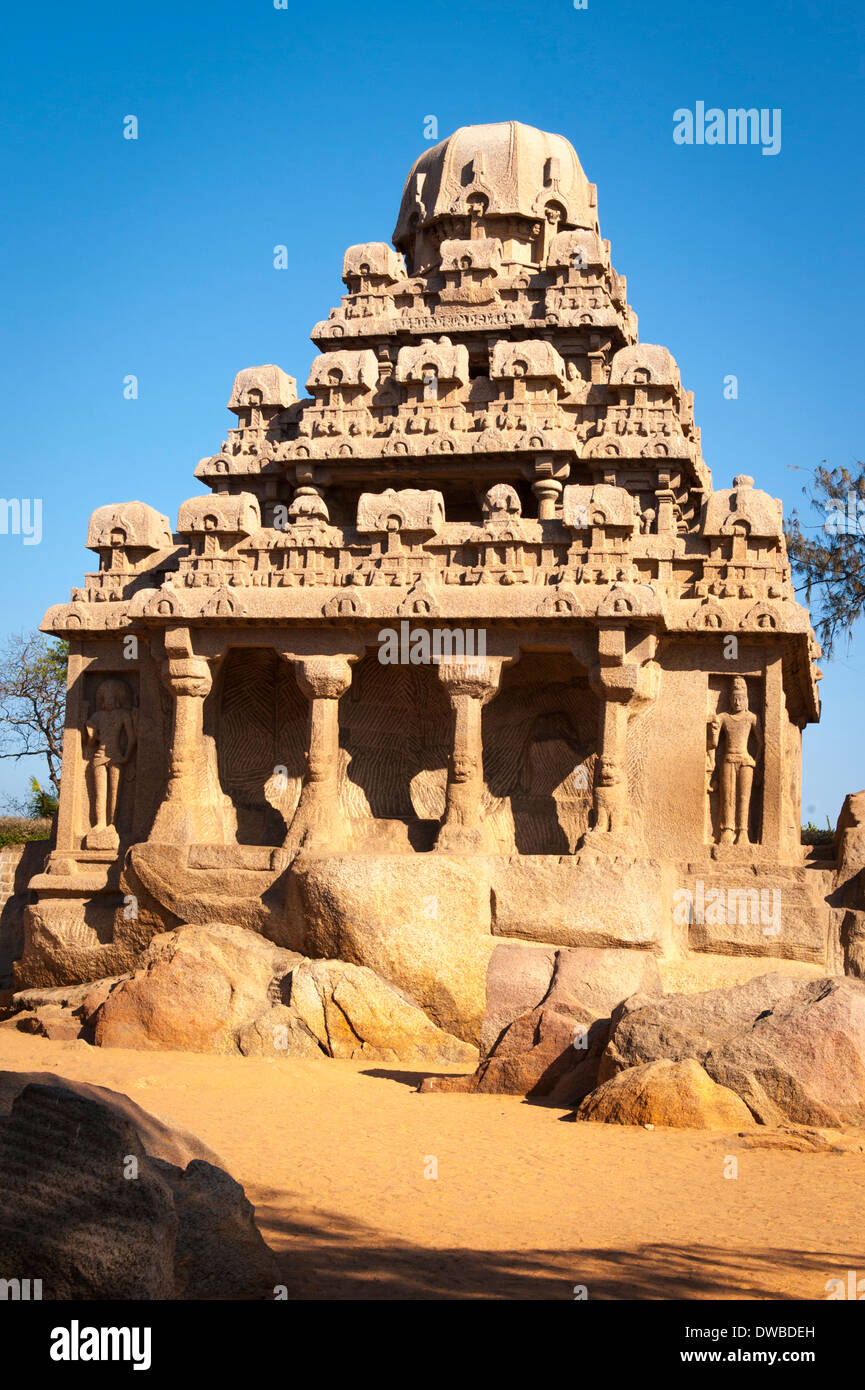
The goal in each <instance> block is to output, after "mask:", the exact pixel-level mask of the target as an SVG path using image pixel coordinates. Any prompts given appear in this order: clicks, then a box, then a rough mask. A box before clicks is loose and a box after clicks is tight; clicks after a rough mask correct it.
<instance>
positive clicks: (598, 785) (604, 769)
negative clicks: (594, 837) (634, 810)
mask: <svg viewBox="0 0 865 1390" xmlns="http://www.w3.org/2000/svg"><path fill="white" fill-rule="evenodd" d="M627 825H628V787H627V782H626V781H625V779H624V776H623V774H622V772H621V770H620V768H619V767H618V765H617V763H616V762H615V761H614V759H613V758H601V759H600V760H599V762H598V771H597V775H596V777H595V824H594V829H595V830H597V831H600V832H601V833H603V834H609V833H612V832H613V831H615V830H624V829H626V827H627Z"/></svg>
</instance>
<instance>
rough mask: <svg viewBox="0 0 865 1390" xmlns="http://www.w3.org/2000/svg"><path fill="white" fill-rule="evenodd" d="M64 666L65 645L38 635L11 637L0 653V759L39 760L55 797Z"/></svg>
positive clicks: (59, 753) (63, 696)
mask: <svg viewBox="0 0 865 1390" xmlns="http://www.w3.org/2000/svg"><path fill="white" fill-rule="evenodd" d="M68 661H69V647H68V644H67V643H66V642H61V641H60V640H59V639H58V638H56V637H44V636H43V635H42V633H40V632H35V633H31V635H30V636H29V637H28V636H25V635H24V634H23V633H19V634H18V635H17V636H15V637H11V638H10V639H9V641H8V642H7V644H6V647H5V648H4V650H3V652H2V654H0V758H13V759H14V760H15V761H16V762H17V761H18V760H19V759H20V758H28V757H42V758H44V759H45V760H46V762H47V763H48V775H49V777H50V779H51V784H52V787H53V788H54V793H55V794H57V793H58V792H59V790H60V763H61V758H62V754H63V725H64V720H65V714H66V668H67V665H68ZM39 790H40V792H41V788H40V789H39Z"/></svg>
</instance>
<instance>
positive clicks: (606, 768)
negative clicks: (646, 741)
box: [583, 627, 658, 856]
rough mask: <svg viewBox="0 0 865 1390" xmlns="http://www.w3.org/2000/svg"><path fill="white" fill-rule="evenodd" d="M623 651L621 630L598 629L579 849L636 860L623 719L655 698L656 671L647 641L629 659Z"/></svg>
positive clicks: (652, 646)
mask: <svg viewBox="0 0 865 1390" xmlns="http://www.w3.org/2000/svg"><path fill="white" fill-rule="evenodd" d="M627 646H628V643H627V633H626V629H625V628H624V627H610V628H602V629H600V631H599V633H598V655H599V661H598V665H597V666H595V667H594V669H593V670H592V673H591V686H592V689H593V690H594V692H595V694H596V695H597V696H598V698H599V700H600V715H599V729H598V743H599V752H598V759H597V763H596V766H595V785H594V823H593V825H592V828H591V829H590V830H589V831H587V833H586V835H585V838H584V841H583V845H584V847H585V848H587V849H599V850H601V851H602V852H604V853H607V854H631V855H634V856H636V855H638V854H639V853H640V851H641V849H642V837H641V835H640V834H639V833H638V831H637V829H636V828H635V827H634V826H633V824H632V820H631V806H630V793H629V790H628V767H627V740H628V720H629V718H630V716H631V713H632V711H633V710H635V709H637V708H639V707H641V706H643V705H644V704H646V703H647V701H649V700H652V699H654V698H655V696H656V694H657V677H658V669H657V667H656V666H655V664H654V662H653V661H652V659H651V658H652V657H653V656H654V652H655V641H654V638H653V637H649V638H644V639H642V641H641V643H640V644H639V645H638V647H637V648H636V649H635V650H634V651H632V652H631V653H630V654H628V651H627ZM647 658H648V659H647Z"/></svg>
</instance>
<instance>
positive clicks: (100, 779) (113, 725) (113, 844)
mask: <svg viewBox="0 0 865 1390" xmlns="http://www.w3.org/2000/svg"><path fill="white" fill-rule="evenodd" d="M136 725H137V720H136V711H135V710H134V709H133V708H132V692H131V690H130V689H129V686H128V685H127V684H126V681H124V680H120V679H119V678H117V677H109V678H108V679H107V680H104V681H102V682H101V684H100V686H99V688H98V690H97V691H96V709H95V710H94V712H93V714H91V715H90V717H89V718H88V719H87V722H86V724H85V726H84V753H85V756H88V757H89V758H90V760H91V761H90V766H91V774H92V778H93V808H92V816H91V829H90V830H89V831H88V833H87V835H86V837H85V841H84V843H85V846H86V848H87V849H116V848H117V846H118V844H119V837H118V834H117V829H116V827H115V824H114V820H115V816H116V814H117V801H118V796H119V792H120V777H121V768H123V767H125V766H126V764H127V763H128V762H129V760H130V758H131V757H132V754H133V753H134V752H135V745H136V743H137V741H138V734H137V727H136Z"/></svg>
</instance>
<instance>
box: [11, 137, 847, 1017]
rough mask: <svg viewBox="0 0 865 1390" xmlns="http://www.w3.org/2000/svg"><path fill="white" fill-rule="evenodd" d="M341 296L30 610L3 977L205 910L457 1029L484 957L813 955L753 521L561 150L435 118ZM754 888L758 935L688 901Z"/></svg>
mask: <svg viewBox="0 0 865 1390" xmlns="http://www.w3.org/2000/svg"><path fill="white" fill-rule="evenodd" d="M343 280H344V281H345V284H346V287H347V293H346V294H345V295H344V297H343V299H342V301H341V303H340V304H339V306H338V307H337V308H335V309H332V310H331V311H330V314H329V315H328V317H327V318H324V319H323V320H322V321H321V322H320V323H318V324H316V326H315V328H314V330H313V333H312V339H313V342H314V343H315V345H316V347H317V349H318V351H319V355H318V356H317V357H316V358H315V360H314V361H313V363H312V367H311V370H310V373H309V379H308V381H307V391H308V392H309V394H308V395H307V396H306V397H304V398H303V399H298V397H297V392H296V387H295V380H294V378H293V377H291V376H289V375H287V374H286V373H285V372H284V371H282V370H281V369H280V368H279V367H276V366H263V367H254V368H249V369H246V370H244V371H241V372H240V373H239V374H238V376H237V377H236V379H235V382H234V387H233V390H232V393H231V399H230V401H229V409H230V410H231V411H232V412H233V413H234V415H235V416H236V425H235V427H234V428H232V429H230V430H229V431H228V438H227V439H226V441H225V442H224V443H223V444H222V446H221V448H220V449H219V451H218V452H217V453H215V454H212V455H210V456H208V457H206V458H203V459H202V460H201V462H200V463H199V464H198V467H197V468H196V470H195V476H196V478H197V479H198V481H199V483H200V484H201V485H202V488H203V489H204V491H203V493H202V494H201V495H197V496H195V497H192V498H191V499H190V500H189V501H187V502H185V503H184V504H183V506H182V507H181V508H180V513H179V516H178V519H177V525H176V528H172V526H171V523H170V521H169V519H168V518H167V517H165V516H163V515H162V514H161V513H160V512H158V511H155V510H154V509H153V508H152V507H150V506H148V505H146V504H145V503H143V502H128V503H122V504H116V505H114V504H112V505H109V506H102V507H99V508H98V509H97V510H96V511H95V512H94V513H93V516H92V519H91V522H90V531H89V535H88V538H87V544H88V546H89V547H90V548H91V549H92V550H94V551H95V552H96V553H97V555H98V556H99V567H98V570H97V572H96V573H94V574H90V575H88V576H87V577H86V579H85V582H84V585H83V587H81V588H78V589H75V590H74V591H73V593H72V598H71V602H69V603H67V604H63V605H59V606H57V607H53V608H51V609H50V610H49V612H48V613H47V615H46V617H45V621H44V630H45V631H46V632H48V633H52V634H56V635H58V636H62V637H64V638H67V639H68V640H69V642H70V644H71V660H70V665H69V690H68V719H67V729H66V739H65V745H64V758H63V778H62V791H61V798H60V811H59V819H58V829H57V843H56V848H55V849H54V850H53V852H52V854H51V856H50V860H49V862H48V865H47V871H46V872H45V873H43V874H41V875H40V876H39V877H38V878H37V879H35V880H33V882H32V884H31V887H32V888H33V889H34V890H35V892H36V895H37V896H36V901H35V905H34V906H33V907H32V908H31V909H30V911H29V923H28V927H27V940H26V945H25V950H24V954H23V957H22V959H21V960H20V961H19V962H18V966H17V978H18V981H19V984H21V985H24V984H47V983H66V982H70V981H75V980H86V979H92V978H96V977H101V976H105V975H110V974H116V973H119V972H121V971H123V970H127V969H129V968H130V966H131V964H132V963H133V962H134V961H135V960H136V959H137V958H138V956H139V955H140V953H141V951H142V950H143V948H144V947H145V945H146V943H147V941H148V940H149V939H150V937H151V936H152V935H153V933H154V932H157V931H161V930H165V929H167V928H171V927H174V926H176V925H178V924H179V923H182V922H206V921H214V920H215V921H222V922H232V923H237V924H241V925H245V926H248V927H249V928H250V929H252V930H255V931H258V932H263V933H264V934H265V935H267V936H269V937H271V938H272V939H273V940H274V941H276V942H278V943H280V944H282V945H284V946H290V947H292V948H295V949H298V950H301V951H303V952H304V953H305V954H306V955H309V956H325V957H338V958H340V959H343V960H348V961H352V962H355V963H357V964H363V965H369V966H372V967H373V968H374V969H376V970H378V971H379V973H380V974H382V975H383V976H385V977H386V978H388V979H390V980H391V981H393V982H394V983H395V984H397V985H398V986H400V987H401V988H403V989H405V990H406V991H407V992H409V993H410V994H411V995H412V997H413V998H414V999H416V1000H417V1001H418V1002H420V1003H421V1004H422V1006H423V1007H424V1008H425V1009H426V1011H427V1012H428V1013H429V1015H430V1016H431V1017H432V1018H433V1019H434V1020H435V1021H436V1022H437V1023H438V1024H440V1025H441V1026H443V1027H445V1028H448V1029H449V1030H450V1031H452V1032H454V1033H457V1034H459V1035H460V1036H461V1037H464V1038H466V1039H468V1040H470V1041H474V1040H476V1038H477V1032H478V1021H479V1018H480V1014H481V1012H482V1009H483V979H484V972H485V969H486V964H487V960H488V958H489V955H490V952H491V950H492V949H493V947H494V946H495V945H496V944H497V943H499V942H501V941H502V940H507V941H511V942H532V943H544V944H547V945H549V946H600V947H634V948H638V949H641V950H646V951H651V952H654V953H656V954H657V955H658V957H659V958H667V959H670V958H677V959H685V958H687V957H689V956H691V957H693V959H694V960H695V961H697V962H698V961H699V959H700V957H701V956H715V957H716V956H718V955H727V956H729V955H735V954H740V955H744V956H753V957H754V958H755V972H756V970H757V969H765V968H766V961H765V958H766V957H770V958H773V959H775V960H781V961H785V960H786V961H790V960H797V961H810V962H813V963H815V964H821V965H824V966H825V965H827V964H828V965H830V966H834V965H835V964H836V963H837V962H836V961H834V960H833V955H834V954H837V949H838V947H837V944H834V943H833V936H832V931H831V924H830V913H829V910H828V908H827V905H826V903H825V901H824V894H825V891H826V887H827V878H826V872H827V871H824V870H823V869H821V868H820V867H819V865H815V864H814V863H812V862H810V861H809V860H807V859H806V857H805V852H804V851H803V848H802V846H801V843H800V839H801V836H800V767H801V733H802V729H803V727H804V726H805V725H806V724H807V723H808V722H809V721H813V720H816V719H817V717H818V713H819V702H818V695H817V684H816V682H817V681H818V679H819V672H818V671H817V670H816V668H815V665H814V661H815V657H816V656H818V655H819V650H818V649H817V648H816V646H815V642H814V637H813V633H812V630H811V626H810V622H809V616H808V613H807V611H806V610H805V609H804V608H803V607H801V606H800V605H799V604H798V603H797V602H796V600H795V598H794V593H793V589H792V586H791V581H790V570H789V565H788V561H787V556H786V551H785V543H784V538H783V533H782V519H781V505H780V503H779V502H778V501H776V500H774V499H773V498H772V497H770V496H768V495H767V494H766V493H764V492H761V491H759V490H758V489H757V488H756V487H755V486H754V481H753V479H752V478H750V477H745V476H737V477H735V478H734V479H733V482H732V486H731V487H725V488H722V489H720V490H714V489H713V487H712V479H711V475H710V472H709V469H708V467H707V466H706V464H705V463H704V461H703V458H702V455H701V451H700V432H699V430H698V429H697V428H696V426H695V424H694V418H693V410H692V404H693V401H692V395H691V393H689V392H687V391H685V390H683V388H682V383H681V381H680V377H679V370H678V368H677V366H676V362H675V361H674V359H673V357H672V356H671V354H670V353H669V352H668V350H667V349H666V348H665V347H660V346H657V345H655V344H647V343H640V342H639V341H638V337H637V320H636V316H635V314H634V313H633V311H632V310H631V308H630V307H629V306H628V303H627V298H626V286H625V281H624V279H623V278H622V277H621V276H620V275H618V274H617V273H616V271H615V270H614V269H613V268H612V265H611V263H610V247H609V243H608V242H606V241H604V240H602V238H601V236H600V230H599V225H598V215H597V206H596V194H595V187H594V185H593V184H591V183H589V181H588V180H587V178H586V176H585V174H584V173H583V170H582V168H581V166H580V162H579V160H578V158H577V156H576V153H575V151H574V150H573V148H572V147H571V145H570V144H569V143H568V141H567V140H565V139H563V138H562V137H561V136H558V135H550V134H545V133H544V132H542V131H539V130H535V129H532V128H530V127H527V126H524V125H521V124H519V123H517V122H503V123H501V124H496V125H485V126H474V127H467V128H465V129H461V130H458V131H457V132H456V133H455V134H453V135H452V136H450V138H448V139H447V140H445V141H443V142H442V143H441V144H439V145H436V146H435V147H434V148H430V149H428V150H426V151H425V152H424V153H423V154H422V155H421V156H420V158H419V159H418V160H417V162H416V163H415V165H414V166H413V168H412V169H411V172H410V173H409V176H408V180H407V182H406V185H405V189H404V192H403V196H402V202H401V205H400V209H399V216H398V218H397V225H396V230H395V232H394V236H393V247H392V246H390V245H388V244H387V243H385V242H371V243H364V244H363V245H357V246H350V247H349V249H348V250H347V251H346V253H345V259H344V262H343ZM767 887H771V888H780V889H781V890H782V893H781V900H780V901H781V905H782V907H781V915H780V920H779V922H778V923H775V922H774V920H773V922H772V923H771V924H770V925H767V923H766V921H765V920H764V919H761V918H760V916H759V915H757V917H756V920H754V914H748V913H747V912H745V913H743V914H738V916H737V914H735V913H734V914H733V917H734V920H733V921H732V922H731V921H730V920H729V919H730V914H729V913H726V914H717V913H716V914H714V917H715V918H717V917H719V915H720V916H722V917H723V920H711V919H712V918H713V914H711V913H707V912H701V911H700V910H699V904H700V901H701V899H700V894H701V892H702V894H703V901H705V896H706V894H708V893H709V891H710V890H711V889H712V888H715V889H719V888H720V889H722V890H723V891H724V892H726V893H728V894H729V893H741V892H744V893H746V895H747V894H753V891H754V890H758V889H765V888H767ZM683 891H685V892H686V893H690V894H691V895H692V901H693V902H695V903H697V909H696V910H689V911H688V912H685V913H682V912H680V911H678V910H677V904H680V903H681V901H682V892H683ZM740 919H741V920H740Z"/></svg>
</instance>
